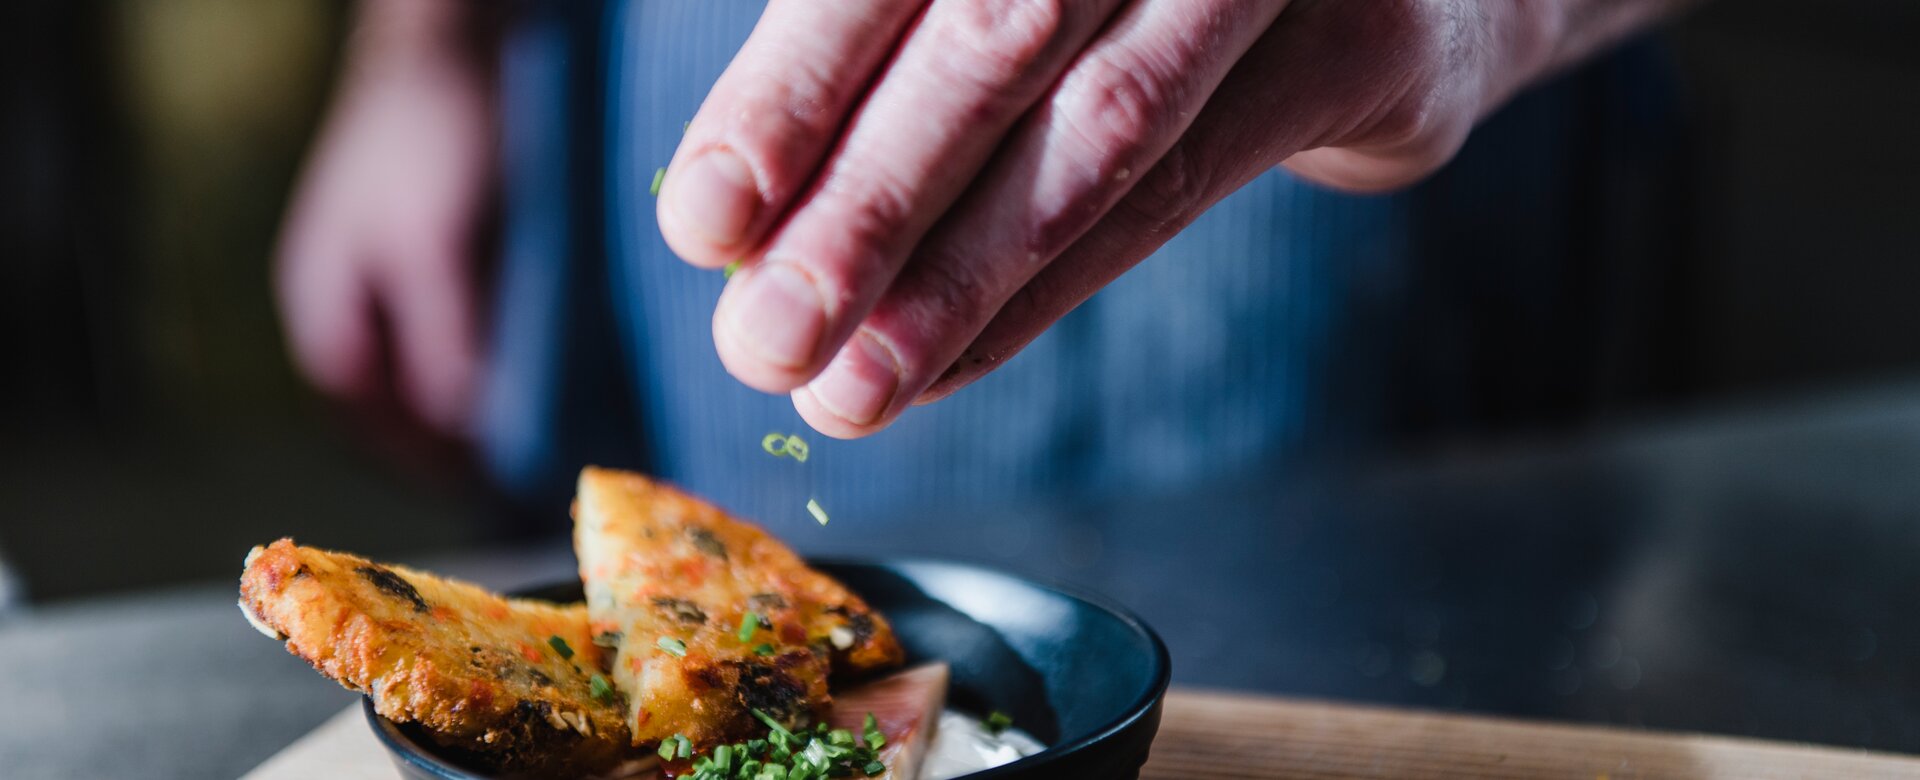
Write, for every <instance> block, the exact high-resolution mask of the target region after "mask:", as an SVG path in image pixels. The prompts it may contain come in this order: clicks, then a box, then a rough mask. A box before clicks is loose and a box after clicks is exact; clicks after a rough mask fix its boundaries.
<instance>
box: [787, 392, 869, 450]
mask: <svg viewBox="0 0 1920 780" xmlns="http://www.w3.org/2000/svg"><path fill="white" fill-rule="evenodd" d="M789 396H790V397H791V398H792V399H793V409H794V411H796V412H799V413H800V419H802V420H805V421H806V422H807V425H809V426H812V427H813V429H814V430H815V431H818V432H819V433H820V434H821V435H823V436H829V437H832V438H835V439H841V440H850V439H863V438H866V437H868V436H872V435H873V434H875V433H879V432H880V431H881V430H884V429H885V428H886V427H887V426H888V425H890V424H892V421H891V420H883V421H881V422H878V423H875V424H872V425H858V424H855V423H852V422H849V421H847V420H846V419H844V418H842V417H840V416H839V415H837V414H835V413H834V412H833V411H832V410H830V409H828V408H827V407H826V406H824V405H822V404H821V403H820V398H819V397H818V396H816V395H814V394H813V390H812V389H811V388H808V387H800V388H796V389H794V391H793V392H792V393H790V394H789Z"/></svg>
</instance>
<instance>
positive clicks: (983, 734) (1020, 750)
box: [920, 710, 1047, 780]
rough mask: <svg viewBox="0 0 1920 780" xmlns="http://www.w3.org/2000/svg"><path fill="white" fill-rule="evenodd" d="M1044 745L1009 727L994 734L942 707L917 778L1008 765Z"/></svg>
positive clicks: (935, 779)
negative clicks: (942, 709) (931, 741)
mask: <svg viewBox="0 0 1920 780" xmlns="http://www.w3.org/2000/svg"><path fill="white" fill-rule="evenodd" d="M1046 748H1047V746H1046V745H1042V744H1040V740H1037V739H1034V738H1033V735H1031V734H1028V733H1027V732H1024V731H1021V730H1019V729H1014V728H1009V729H1007V730H1006V731H1002V732H1000V734H999V735H998V736H996V735H994V734H992V733H989V732H988V731H987V727H986V726H985V725H984V724H982V723H981V722H980V720H979V719H978V718H975V717H973V716H971V715H967V714H966V713H962V712H956V711H954V710H946V711H944V712H941V713H940V725H938V726H936V727H935V728H934V730H933V744H931V745H928V746H927V760H926V762H925V763H923V764H921V765H920V777H921V780H953V778H956V777H960V776H962V775H967V774H972V773H974V772H978V771H981V770H983V769H992V768H994V767H996V766H1000V765H1001V764H1011V763H1013V762H1014V761H1017V760H1019V759H1021V758H1024V757H1026V756H1031V755H1033V754H1035V753H1038V752H1040V751H1042V750H1045V749H1046Z"/></svg>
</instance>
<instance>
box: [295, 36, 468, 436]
mask: <svg viewBox="0 0 1920 780" xmlns="http://www.w3.org/2000/svg"><path fill="white" fill-rule="evenodd" d="M462 6H464V2H463V0H370V2H367V3H365V4H363V6H362V9H361V11H362V19H361V22H360V24H361V29H360V30H359V31H358V32H357V33H356V41H355V43H354V45H353V47H352V48H351V49H350V51H349V53H348V71H347V72H346V73H345V74H344V75H343V77H342V83H341V87H340V91H339V94H338V96H337V97H336V99H335V101H334V105H333V106H332V108H331V109H330V112H329V115H328V118H327V121H326V124H325V125H324V127H323V128H322V130H321V132H320V135H319V139H318V141H317V142H316V145H315V148H314V151H313V154H312V158H311V159H310V160H309V162H308V164H307V167H306V170H305V171H304V172H303V174H302V175H301V178H300V182H299V185H298V187H297V189H296V192H295V195H294V197H293V201H292V205H291V207H290V208H289V210H288V214H287V218H286V223H285V225H284V226H283V228H282V231H281V240H280V246H279V251H278V257H277V269H276V271H277V273H276V280H275V281H276V285H275V286H276V292H277V293H278V297H279V301H280V309H281V316H282V318H283V320H284V324H285V327H286V331H287V338H288V341H289V345H290V347H291V348H292V352H293V356H294V358H295V362H296V363H297V364H298V366H299V368H300V369H301V371H302V373H304V374H305V375H306V377H307V378H308V379H309V380H310V381H312V382H313V383H314V384H315V385H317V386H318V387H319V388H320V389H321V390H322V391H324V392H326V393H328V394H330V395H333V396H335V397H338V398H341V399H343V400H347V401H349V402H353V403H356V404H373V405H379V404H381V403H383V402H385V401H387V400H389V399H388V398H387V396H390V395H398V396H399V398H398V399H397V400H400V401H402V402H403V403H404V404H405V405H406V406H407V407H408V408H409V409H411V410H412V412H413V413H414V414H415V415H417V416H418V417H419V418H421V419H422V420H424V421H426V422H427V423H429V424H430V425H432V426H433V427H434V428H436V429H438V430H440V431H442V432H444V433H448V434H455V435H459V434H463V433H465V432H466V429H467V425H468V418H469V414H470V410H471V407H472V404H473V399H474V395H475V391H476V385H477V382H478V371H479V365H480V363H481V358H482V356H481V340H480V325H479V306H478V294H479V291H478V289H477V284H478V282H477V279H476V273H475V271H476V267H477V262H478V254H479V251H478V250H479V247H478V246H477V245H476V242H477V239H478V238H479V236H480V233H481V231H482V229H483V228H484V227H485V225H483V222H484V219H483V218H484V215H485V212H486V209H487V206H488V203H489V198H490V197H491V189H492V185H493V183H494V179H495V173H496V160H495V150H494V139H495V130H494V127H495V118H494V112H493V99H494V92H493V90H494V83H493V73H492V67H491V64H490V61H489V57H490V55H489V54H487V53H486V52H488V51H490V49H491V45H490V44H486V43H484V42H479V41H475V40H473V39H472V27H471V25H470V24H469V22H470V21H471V20H469V19H467V18H465V17H464V16H462V14H463V13H464V11H462ZM389 373H391V375H389Z"/></svg>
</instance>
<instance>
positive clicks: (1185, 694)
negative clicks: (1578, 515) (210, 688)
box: [244, 690, 1920, 780]
mask: <svg viewBox="0 0 1920 780" xmlns="http://www.w3.org/2000/svg"><path fill="white" fill-rule="evenodd" d="M1141 776H1142V778H1147V779H1149V780H1175V779H1176V778H1178V779H1179V780H1210V779H1211V778H1251V779H1253V780H1265V779H1267V778H1272V779H1274V780H1279V779H1280V778H1288V779H1290V780H1291V779H1293V778H1300V779H1303V780H1305V779H1309V778H1311V779H1313V780H1340V779H1341V778H1505V779H1519V778H1526V779H1531V778H1577V780H1622V779H1623V778H1727V779H1728V780H1731V779H1733V778H1739V779H1740V780H1771V779H1772V778H1849V779H1851V778H1920V758H1914V757H1908V756H1896V755H1888V754H1881V753H1867V752H1862V751H1854V750H1840V749H1835V748H1826V747H1816V746H1812V745H1794V744H1784V743H1777V742H1762V741H1757V740H1746V739H1732V738H1727V737H1713V736H1704V735H1697V734H1669V733H1660V732H1649V731H1629V730H1622V729H1605V728H1594V727H1590V726H1569V725H1558V724H1545V723H1530V722H1521V721H1510V720H1499V719H1494V718H1483V717H1474V716H1466V715H1450V714H1439V713H1428V712H1417V711H1410V710H1390V709H1375V708H1370V707H1358V706H1353V705H1349V704H1333V703H1326V702H1311V701H1298V700H1292V699H1282V698H1274V697H1267V696H1249V695H1244V694H1230V693H1209V692H1201V691H1190V690H1187V691H1174V692H1173V693H1172V694H1170V695H1169V696H1168V698H1167V709H1166V715H1165V717H1164V718H1163V719H1162V721H1161V725H1160V737H1159V738H1158V739H1156V740H1155V741H1154V747H1153V757H1152V758H1151V759H1149V760H1148V761H1147V766H1146V770H1145V771H1144V772H1143V773H1142V775H1141ZM393 777H395V772H394V769H393V767H392V765H391V764H389V763H388V762H387V756H386V754H385V752H383V751H382V750H381V749H380V745H379V743H377V742H375V741H374V739H373V733H372V732H371V731H370V730H368V728H367V726H366V723H365V722H364V721H363V720H362V719H361V716H360V707H359V705H357V704H356V705H354V706H353V707H352V708H349V709H347V710H345V711H342V712H341V713H340V714H339V715H336V716H334V717H333V718H332V719H330V720H328V721H327V722H326V723H325V724H323V725H321V727H320V728H318V729H315V730H314V731H313V732H312V733H310V734H308V735H307V736H306V737H303V738H301V739H300V740H299V741H298V742H295V743H293V744H292V745H289V746H287V748H286V749H285V750H282V751H281V752H280V753H279V754H277V755H275V756H274V757H273V758H272V759H269V760H268V761H267V762H266V763H264V764H261V765H260V767H259V768H257V769H255V770H254V771H252V772H250V773H248V774H247V775H246V777H245V778H244V780H322V779H323V778H324V779H325V780H390V779H391V778H393Z"/></svg>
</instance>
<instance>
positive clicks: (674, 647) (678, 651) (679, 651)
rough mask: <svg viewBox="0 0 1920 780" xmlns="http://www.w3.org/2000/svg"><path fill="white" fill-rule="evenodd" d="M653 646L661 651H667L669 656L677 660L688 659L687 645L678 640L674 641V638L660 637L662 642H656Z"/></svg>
mask: <svg viewBox="0 0 1920 780" xmlns="http://www.w3.org/2000/svg"><path fill="white" fill-rule="evenodd" d="M653 644H654V646H655V647H658V648H660V649H661V650H665V651H667V654H668V655H671V656H673V657H675V658H685V657H687V643H685V642H682V641H680V640H678V639H674V638H673V637H670V636H663V637H660V641H658V642H655V643H653Z"/></svg>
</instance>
